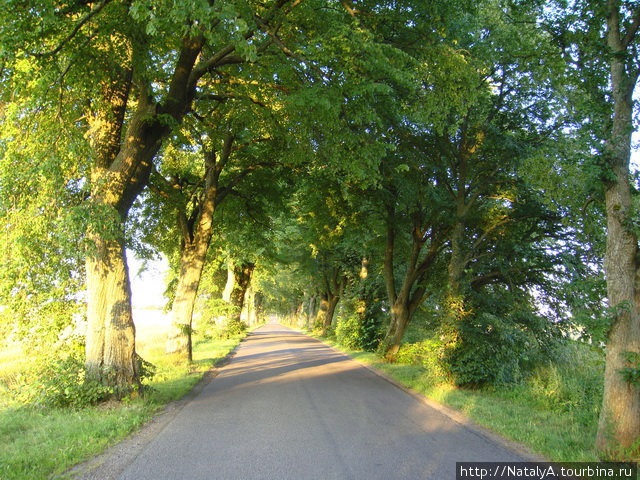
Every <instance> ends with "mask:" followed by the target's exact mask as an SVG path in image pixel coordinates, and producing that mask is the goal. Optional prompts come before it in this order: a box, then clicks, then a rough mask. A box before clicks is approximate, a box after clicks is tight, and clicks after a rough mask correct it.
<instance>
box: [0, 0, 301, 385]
mask: <svg viewBox="0 0 640 480" xmlns="http://www.w3.org/2000/svg"><path fill="white" fill-rule="evenodd" d="M292 8H293V7H292V6H291V5H290V2H288V1H287V0H279V1H274V2H271V3H269V4H263V3H261V2H255V3H250V4H245V3H239V4H237V5H236V4H231V3H225V4H224V6H222V5H218V4H211V3H209V2H186V3H182V4H180V5H178V4H175V3H174V2H147V1H135V2H129V3H122V2H113V1H109V0H102V1H100V2H82V3H79V4H72V5H57V4H56V2H41V3H39V4H38V5H35V6H34V5H30V6H26V5H22V4H13V3H5V4H3V8H2V14H3V18H4V19H5V21H4V22H3V32H2V46H3V48H2V51H3V52H13V53H12V54H11V56H9V57H7V58H6V59H5V65H8V66H9V69H8V70H7V71H8V72H9V74H10V75H11V74H13V73H14V72H16V71H17V70H16V69H19V68H20V66H21V65H22V66H24V65H30V66H31V68H33V70H32V71H33V72H34V74H33V76H32V80H31V84H38V85H42V86H43V88H41V89H40V91H39V92H36V93H39V94H40V99H41V104H42V105H44V103H45V102H50V103H53V104H54V105H56V104H57V105H61V104H65V103H68V102H73V103H77V104H79V105H83V108H84V109H85V112H84V113H85V114H84V116H82V117H77V116H76V117H67V118H64V117H63V118H62V120H63V121H67V122H76V124H77V125H78V126H79V127H80V128H82V129H84V131H85V132H86V136H87V138H88V139H89V144H90V146H91V160H92V164H91V171H90V174H88V176H87V178H86V179H85V182H86V183H88V184H89V187H88V191H89V194H90V195H89V196H90V202H91V203H92V205H93V206H94V208H95V210H97V211H98V212H100V213H101V214H102V218H107V219H109V220H110V221H109V222H108V224H109V225H110V228H104V225H100V224H97V223H96V222H94V224H93V225H91V226H90V227H89V228H88V230H87V238H88V239H89V240H90V244H91V246H90V249H89V251H88V252H87V258H86V276H87V301H88V307H87V318H88V329H87V341H86V364H87V368H88V370H89V371H90V372H91V374H92V375H93V376H94V377H96V378H99V379H101V380H102V381H103V382H104V383H107V384H111V385H113V386H114V387H116V388H115V389H116V391H119V392H122V391H128V390H129V389H130V388H131V387H132V386H133V387H135V386H136V385H137V384H138V382H139V371H138V365H137V363H138V359H137V355H136V352H135V330H134V326H133V320H132V314H131V293H130V285H129V275H128V270H127V264H126V257H125V253H124V251H125V236H124V228H123V225H124V221H125V220H126V218H127V215H128V213H129V210H130V208H131V205H132V203H133V201H134V200H135V199H136V197H137V196H138V195H139V194H140V192H141V191H142V189H143V188H144V187H145V185H146V184H147V182H148V179H149V176H150V174H151V171H152V168H153V161H154V158H155V155H156V154H157V152H158V151H159V149H160V147H161V144H162V142H163V140H164V139H165V138H166V137H167V135H168V134H169V133H170V132H171V130H172V126H173V125H175V124H176V123H180V122H181V121H182V119H183V117H184V116H185V115H186V114H187V113H188V112H189V111H190V109H191V107H192V104H193V102H194V100H195V99H196V97H197V96H198V95H200V94H202V93H203V92H202V90H203V89H204V88H205V87H204V83H205V82H204V80H205V79H209V78H212V77H215V76H216V75H218V74H220V72H221V71H222V70H223V69H224V68H225V67H228V66H229V65H236V64H238V63H242V62H244V61H246V60H247V59H255V58H256V56H257V55H258V53H259V52H260V51H261V49H263V48H265V47H266V46H268V45H271V44H272V38H271V36H270V35H271V30H270V29H271V28H273V29H275V28H276V24H277V23H278V22H280V21H281V20H282V18H283V16H286V15H281V13H282V14H287V13H290V12H291V10H292ZM36 25H39V26H40V27H39V28H34V26H36ZM16 32H20V35H16ZM52 84H53V85H55V86H56V87H57V94H54V93H53V91H52V90H51V89H47V88H46V85H52ZM69 91H71V92H73V94H70V93H69ZM33 93H34V92H33V91H32V92H30V94H33ZM61 112H64V109H62V108H54V109H53V110H52V111H51V113H52V114H54V115H55V114H57V113H61ZM16 118H17V121H24V117H22V118H20V117H16ZM19 140H20V139H16V140H15V141H19Z"/></svg>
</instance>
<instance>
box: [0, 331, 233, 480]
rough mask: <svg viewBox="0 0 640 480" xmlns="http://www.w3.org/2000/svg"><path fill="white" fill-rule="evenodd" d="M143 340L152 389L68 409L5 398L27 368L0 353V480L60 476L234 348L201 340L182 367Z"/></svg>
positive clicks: (13, 354)
mask: <svg viewBox="0 0 640 480" xmlns="http://www.w3.org/2000/svg"><path fill="white" fill-rule="evenodd" d="M157 340H158V339H149V338H143V339H142V340H141V341H140V344H139V347H138V351H139V352H140V353H141V354H142V356H143V358H145V360H147V361H150V362H151V363H153V364H154V365H156V367H157V370H156V375H155V376H154V377H153V379H152V380H151V381H150V382H149V383H148V385H149V387H151V389H150V390H149V391H148V393H147V394H145V396H144V397H143V398H137V399H133V400H129V401H124V402H110V403H107V404H103V405H98V406H95V407H88V408H82V409H79V410H72V409H54V408H39V407H33V406H23V405H19V404H18V403H17V402H15V401H12V400H11V399H10V398H8V396H7V392H8V387H7V384H11V382H15V379H16V377H17V376H18V375H19V374H20V371H21V369H24V368H26V367H27V366H28V362H26V361H25V360H24V356H23V355H22V352H21V351H20V350H19V349H18V348H16V347H13V348H12V349H11V351H3V352H1V353H0V362H2V363H0V445H2V448H1V449H0V478H2V479H3V480H14V479H29V480H37V479H47V478H51V477H54V476H56V475H59V474H62V473H63V472H65V471H66V470H68V469H69V468H70V467H72V466H73V465H75V464H77V463H79V462H81V461H83V460H86V459H88V458H90V457H91V456H93V455H96V454H98V453H100V452H101V451H103V450H104V449H105V448H106V447H108V446H110V445H113V444H114V443H116V442H118V441H119V440H121V439H123V438H124V437H126V436H127V435H129V434H130V433H131V432H133V431H134V430H136V429H137V428H139V427H140V426H141V425H142V424H144V423H145V422H146V421H148V420H149V419H150V418H151V417H152V416H153V414H154V413H155V412H157V411H158V410H159V409H160V408H162V407H163V406H164V405H166V404H167V403H168V402H170V401H173V400H177V399H179V398H180V397H182V396H184V395H185V394H186V393H188V392H189V391H190V390H191V389H192V388H193V386H194V385H195V384H196V383H197V382H198V381H199V380H200V379H201V378H202V376H203V374H204V372H206V371H207V370H208V369H210V368H211V367H212V366H213V365H214V364H215V363H216V362H218V361H220V360H221V359H223V358H224V357H225V356H226V355H227V354H228V353H229V352H230V351H231V350H233V348H235V346H236V345H237V344H238V343H239V341H240V337H237V338H232V339H215V340H214V339H200V340H198V341H197V342H196V343H195V346H194V363H193V364H192V365H191V366H186V365H183V364H180V363H179V362H176V361H175V359H172V358H171V357H169V356H166V355H165V354H164V352H163V348H162V346H163V345H164V342H160V341H157Z"/></svg>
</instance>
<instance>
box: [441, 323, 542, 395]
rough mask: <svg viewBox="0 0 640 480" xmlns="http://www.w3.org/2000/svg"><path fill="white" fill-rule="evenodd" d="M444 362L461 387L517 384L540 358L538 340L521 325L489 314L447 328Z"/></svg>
mask: <svg viewBox="0 0 640 480" xmlns="http://www.w3.org/2000/svg"><path fill="white" fill-rule="evenodd" d="M443 334H444V335H443V336H444V338H445V342H446V346H445V351H444V356H443V361H444V363H445V365H446V368H447V370H448V372H449V373H450V375H451V377H452V378H453V380H454V383H455V384H456V385H459V386H480V385H485V384H505V383H516V382H518V381H520V380H522V378H523V377H524V371H523V367H524V366H525V365H527V364H531V363H533V359H532V356H535V355H537V354H538V351H539V348H538V342H537V340H536V338H535V336H534V335H533V334H532V333H531V332H530V331H529V330H527V329H526V328H523V326H522V325H521V324H519V323H516V322H514V321H512V320H511V319H503V318H501V317H498V316H496V315H491V314H489V313H482V314H480V315H478V316H477V317H475V318H473V319H466V320H465V321H464V322H461V323H460V324H459V325H457V328H452V327H448V328H447V327H444V329H443Z"/></svg>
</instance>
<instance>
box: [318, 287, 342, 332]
mask: <svg viewBox="0 0 640 480" xmlns="http://www.w3.org/2000/svg"><path fill="white" fill-rule="evenodd" d="M323 298H325V297H323ZM339 301H340V296H339V295H332V294H328V295H327V296H326V304H325V306H326V309H325V311H324V317H323V319H322V335H326V334H327V332H328V331H329V329H330V328H331V325H333V317H334V316H335V314H336V307H337V306H338V302H339Z"/></svg>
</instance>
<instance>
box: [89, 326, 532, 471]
mask: <svg viewBox="0 0 640 480" xmlns="http://www.w3.org/2000/svg"><path fill="white" fill-rule="evenodd" d="M132 451H133V452H134V453H132V454H131V455H130V457H132V458H128V459H126V460H123V461H125V463H126V465H117V462H116V464H115V466H114V463H113V462H112V461H105V462H104V463H103V464H102V467H101V468H98V469H95V470H94V471H93V472H92V473H91V475H89V476H87V477H85V478H118V479H120V480H145V479H149V480H162V479H171V480H174V479H189V480H197V479H206V480H211V479H224V480H230V479H242V480H250V479H295V480H301V479H318V480H328V479H340V480H347V479H367V480H372V479H385V480H389V479H411V480H417V479H434V480H442V479H453V478H455V464H456V462H460V461H467V462H473V461H523V460H530V459H531V458H530V457H527V458H525V457H523V456H522V455H521V454H519V453H516V451H515V450H513V449H510V448H509V447H508V446H507V445H506V443H503V442H499V441H495V439H492V438H491V436H490V435H486V434H485V433H483V432H482V431H481V430H479V429H477V428H475V427H470V426H467V425H464V424H462V423H459V422H457V421H454V420H452V419H451V418H450V417H449V416H447V415H445V414H444V413H442V412H441V411H439V410H438V409H434V408H432V407H430V406H428V405H427V404H426V403H425V402H423V401H421V400H420V399H419V398H416V396H415V395H410V394H408V393H406V392H405V391H403V390H401V389H400V388H398V387H396V386H394V385H393V384H391V383H390V382H388V381H386V380H385V379H383V378H381V377H380V376H378V375H376V374H374V373H373V372H371V371H370V370H368V369H367V368H364V367H363V366H361V365H360V364H359V363H357V362H355V361H353V360H351V359H349V358H348V357H346V356H344V355H342V354H340V353H338V352H336V351H334V350H333V349H331V348H329V347H327V346H325V345H324V344H323V343H321V342H319V341H317V340H314V339H312V338H309V337H307V336H305V335H303V334H301V333H297V332H295V331H292V330H289V329H287V328H285V327H282V326H280V325H273V324H271V325H265V326H263V327H262V328H260V329H258V330H256V331H255V332H253V333H252V334H251V335H250V336H249V337H248V338H247V339H246V340H245V341H244V342H243V343H242V344H241V346H240V347H239V349H238V351H237V353H236V355H235V356H234V358H233V359H232V361H231V362H229V363H228V364H227V365H226V366H224V367H222V368H221V370H220V372H219V375H217V376H216V377H215V378H214V379H213V380H212V381H211V382H209V383H208V384H206V385H205V386H204V388H202V390H201V391H200V392H199V393H198V395H197V396H195V397H193V398H192V399H191V400H190V401H189V402H188V403H186V405H184V407H183V408H181V409H180V410H179V411H177V412H176V413H175V415H174V416H173V417H172V419H171V421H169V422H167V424H166V425H163V426H162V429H161V430H160V431H159V432H157V434H155V433H154V435H153V438H150V439H147V440H145V442H144V444H143V445H139V446H138V448H137V450H136V449H134V450H132ZM120 463H122V461H121V462H120Z"/></svg>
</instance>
